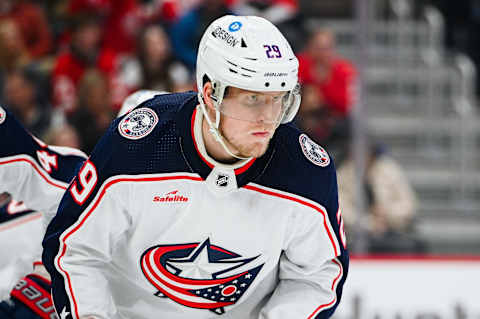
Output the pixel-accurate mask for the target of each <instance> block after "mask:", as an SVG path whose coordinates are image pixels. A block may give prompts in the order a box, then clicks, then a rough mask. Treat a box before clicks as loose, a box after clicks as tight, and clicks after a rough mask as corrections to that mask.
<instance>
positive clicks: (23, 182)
mask: <svg viewBox="0 0 480 319" xmlns="http://www.w3.org/2000/svg"><path fill="white" fill-rule="evenodd" d="M85 159H86V155H85V154H84V153H83V152H81V151H78V150H76V149H72V148H66V147H55V146H47V145H45V144H44V143H43V142H41V141H40V140H38V139H36V138H35V137H33V136H32V135H30V134H29V133H28V132H27V131H26V130H25V128H24V127H23V126H22V125H21V124H20V123H19V122H18V121H17V120H16V119H15V118H14V117H13V115H12V114H11V113H9V112H7V111H6V110H5V109H3V108H2V107H0V243H1V244H0V298H1V299H3V298H5V297H6V296H8V293H9V292H10V290H11V289H12V287H13V285H14V284H15V282H16V281H17V280H18V279H19V278H20V277H21V276H23V275H26V274H27V273H29V272H31V271H32V269H33V268H32V265H33V263H34V262H40V261H41V259H40V256H41V249H42V246H41V242H42V238H43V235H44V232H45V228H46V225H47V224H48V222H49V221H50V219H51V218H52V217H53V215H54V214H55V213H56V211H57V208H58V204H59V203H60V199H61V198H62V195H63V193H64V192H65V190H66V189H67V186H68V182H69V181H70V180H71V179H72V178H73V177H74V176H75V173H76V171H77V170H78V168H79V167H80V166H81V164H82V163H83V162H84V161H85Z"/></svg>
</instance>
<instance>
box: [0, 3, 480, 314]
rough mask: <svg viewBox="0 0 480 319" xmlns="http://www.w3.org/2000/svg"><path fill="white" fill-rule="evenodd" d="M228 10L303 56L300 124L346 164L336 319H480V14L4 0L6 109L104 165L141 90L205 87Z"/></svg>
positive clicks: (0, 45) (343, 6) (1, 56)
mask: <svg viewBox="0 0 480 319" xmlns="http://www.w3.org/2000/svg"><path fill="white" fill-rule="evenodd" d="M227 13H233V14H255V15H263V16H265V17H267V18H269V19H270V20H272V22H274V23H275V24H276V25H277V26H278V27H279V28H280V29H281V30H282V32H284V34H285V35H286V36H287V38H288V39H289V41H290V42H291V44H292V46H293V48H294V50H295V51H296V52H297V53H298V56H299V60H300V74H299V76H300V82H301V84H302V94H303V102H302V106H301V110H300V112H299V115H298V116H297V119H296V124H297V125H298V126H300V127H302V128H303V129H304V130H306V131H307V132H308V133H309V134H310V135H311V137H312V138H314V139H316V140H317V142H319V143H320V144H322V146H324V147H325V148H326V149H327V150H329V151H330V152H331V154H332V157H334V159H335V163H336V165H337V169H338V172H339V174H338V175H339V176H338V179H339V187H340V192H339V193H340V204H341V207H342V213H343V215H344V220H345V227H346V231H347V238H348V245H349V249H350V252H351V254H352V266H351V274H350V279H349V280H348V281H347V284H346V286H345V293H344V301H343V302H342V304H341V305H340V307H339V310H338V313H337V315H336V318H339V319H341V318H344V319H345V318H348V319H357V318H474V317H475V318H478V317H479V316H480V306H479V305H478V302H476V301H475V300H474V298H471V297H472V296H475V295H476V294H475V292H474V290H473V289H474V287H476V285H477V284H479V282H478V281H479V278H480V274H479V269H480V267H479V266H480V211H479V210H480V209H479V208H480V126H479V125H478V123H479V116H478V107H479V106H478V97H479V93H480V85H479V84H478V81H477V69H478V65H479V64H480V33H479V32H478V30H479V27H480V3H479V2H478V1H475V0H457V1H448V0H430V1H428V0H364V1H362V0H357V1H354V0H350V1H347V0H257V1H250V0H204V1H201V0H177V1H175V0H144V1H142V0H44V1H27V0H2V1H1V2H0V103H1V105H2V106H4V107H6V108H7V109H9V110H11V111H12V112H13V113H15V114H16V115H17V117H18V118H19V119H21V120H22V121H23V123H24V125H25V126H26V127H27V128H28V129H29V130H30V131H32V132H33V133H34V134H35V135H37V136H39V137H40V138H42V139H44V140H45V141H46V142H47V143H49V144H54V145H65V146H72V147H77V148H80V149H82V150H83V151H85V152H87V153H89V152H91V150H92V149H93V147H94V145H95V143H96V141H97V140H98V138H99V137H100V136H101V135H102V134H103V132H104V130H105V129H106V128H107V127H108V125H109V123H110V122H111V120H112V119H113V118H114V117H115V114H116V112H117V111H118V108H119V106H120V105H121V102H122V100H123V99H124V98H125V97H126V96H127V95H128V94H129V93H131V92H133V91H135V90H138V89H153V90H162V91H163V90H166V91H170V92H175V91H183V90H194V88H195V83H194V65H195V57H196V52H195V49H194V48H195V47H196V45H197V43H198V41H199V39H200V36H201V34H202V33H203V30H204V29H205V28H206V27H207V25H208V23H209V22H211V21H212V20H214V19H215V18H217V17H218V16H221V15H223V14H227ZM0 138H1V137H0ZM388 300H390V303H388ZM393 300H395V301H393ZM385 304H388V305H389V306H386V305H385Z"/></svg>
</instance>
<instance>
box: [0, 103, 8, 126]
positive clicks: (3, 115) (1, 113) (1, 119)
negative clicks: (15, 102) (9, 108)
mask: <svg viewBox="0 0 480 319" xmlns="http://www.w3.org/2000/svg"><path fill="white" fill-rule="evenodd" d="M6 118H7V112H5V110H4V109H3V108H2V107H1V106H0V124H2V123H3V122H5V119H6Z"/></svg>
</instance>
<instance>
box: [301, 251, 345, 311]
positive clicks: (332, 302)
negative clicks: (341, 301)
mask: <svg viewBox="0 0 480 319" xmlns="http://www.w3.org/2000/svg"><path fill="white" fill-rule="evenodd" d="M332 261H333V262H334V263H335V264H337V265H338V267H339V269H340V271H339V273H338V275H337V277H335V279H333V282H332V287H331V288H330V289H331V290H332V291H333V293H334V295H333V300H332V301H330V302H329V303H326V304H323V305H320V306H318V308H317V309H315V311H314V312H312V314H311V315H310V316H308V318H307V319H312V318H313V316H314V315H315V313H317V312H318V311H320V310H322V309H324V308H329V307H330V306H332V305H333V304H334V303H335V302H336V301H337V294H336V292H335V286H336V284H337V283H338V280H339V279H340V278H341V277H342V274H343V268H342V264H341V263H339V262H338V261H337V260H336V259H332Z"/></svg>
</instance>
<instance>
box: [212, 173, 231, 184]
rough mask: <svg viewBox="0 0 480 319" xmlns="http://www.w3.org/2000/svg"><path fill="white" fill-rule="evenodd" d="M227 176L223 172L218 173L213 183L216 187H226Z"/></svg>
mask: <svg viewBox="0 0 480 319" xmlns="http://www.w3.org/2000/svg"><path fill="white" fill-rule="evenodd" d="M228 180H229V176H228V175H225V174H218V176H217V180H216V181H215V184H216V185H217V186H218V187H227V186H228Z"/></svg>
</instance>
